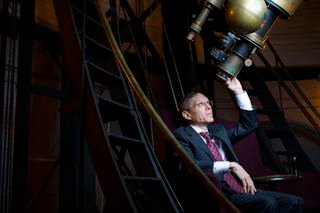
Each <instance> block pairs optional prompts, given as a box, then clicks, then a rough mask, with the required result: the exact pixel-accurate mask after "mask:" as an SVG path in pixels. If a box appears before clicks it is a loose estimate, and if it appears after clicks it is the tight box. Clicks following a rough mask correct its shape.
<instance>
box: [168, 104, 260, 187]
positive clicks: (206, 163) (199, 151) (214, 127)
mask: <svg viewBox="0 0 320 213" xmlns="http://www.w3.org/2000/svg"><path fill="white" fill-rule="evenodd" d="M256 127H257V123H256V110H252V111H247V110H241V109H240V117H239V122H238V124H237V125H236V127H234V128H232V129H229V130H226V129H225V128H224V126H223V125H222V124H214V123H213V124H210V125H209V126H208V131H209V133H210V135H211V136H213V137H214V138H215V140H220V141H221V143H222V146H223V149H224V151H225V153H226V157H227V160H228V161H236V162H238V158H237V156H236V154H235V152H234V150H233V148H232V144H234V143H235V142H237V141H239V140H240V139H242V138H243V137H245V136H246V135H248V134H249V133H251V132H252V131H253V130H254V129H255V128H256ZM174 135H175V136H176V138H177V140H178V141H179V142H180V143H181V145H182V146H183V147H184V149H185V150H186V151H187V153H188V154H189V155H190V157H191V158H192V159H193V160H194V161H195V163H196V164H197V165H198V166H199V167H200V168H201V169H202V170H203V171H204V172H205V173H208V172H212V170H213V162H214V161H215V159H214V157H213V155H212V154H211V152H210V150H209V149H208V147H207V145H206V144H205V143H204V141H203V139H202V138H201V137H200V135H199V134H197V132H196V131H195V130H194V129H193V128H192V127H191V126H189V125H187V126H184V127H179V128H178V129H176V130H174ZM217 179H218V180H219V181H222V179H223V177H222V175H217Z"/></svg>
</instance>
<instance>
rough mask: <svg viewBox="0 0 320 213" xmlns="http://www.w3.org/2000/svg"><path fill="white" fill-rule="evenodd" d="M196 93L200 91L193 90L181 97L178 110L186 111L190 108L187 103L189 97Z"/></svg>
mask: <svg viewBox="0 0 320 213" xmlns="http://www.w3.org/2000/svg"><path fill="white" fill-rule="evenodd" d="M198 93H201V92H200V91H196V90H193V91H191V92H189V93H188V94H187V95H185V96H184V97H183V98H182V100H181V103H180V112H183V111H188V109H189V108H190V103H189V101H190V99H191V98H193V97H194V96H195V95H196V94H198Z"/></svg>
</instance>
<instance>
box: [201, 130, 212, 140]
mask: <svg viewBox="0 0 320 213" xmlns="http://www.w3.org/2000/svg"><path fill="white" fill-rule="evenodd" d="M200 135H201V136H202V137H204V138H205V139H207V138H209V139H210V135H209V132H200Z"/></svg>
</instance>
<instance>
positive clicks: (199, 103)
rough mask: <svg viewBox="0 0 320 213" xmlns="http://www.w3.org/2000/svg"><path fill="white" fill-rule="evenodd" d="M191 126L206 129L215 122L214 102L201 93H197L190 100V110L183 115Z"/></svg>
mask: <svg viewBox="0 0 320 213" xmlns="http://www.w3.org/2000/svg"><path fill="white" fill-rule="evenodd" d="M182 115H183V117H184V118H185V119H187V120H188V121H189V122H190V123H191V124H193V125H196V126H199V127H206V126H207V125H208V124H209V123H212V122H213V121H214V118H213V113H212V102H211V101H209V100H208V98H207V97H206V96H204V95H203V94H201V93H197V94H196V95H195V96H193V97H192V98H191V99H190V100H189V109H188V110H187V111H184V112H183V113H182Z"/></svg>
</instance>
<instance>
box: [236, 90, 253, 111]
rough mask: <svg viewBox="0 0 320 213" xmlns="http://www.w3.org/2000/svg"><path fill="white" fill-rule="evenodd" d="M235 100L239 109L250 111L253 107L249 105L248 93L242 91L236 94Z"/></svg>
mask: <svg viewBox="0 0 320 213" xmlns="http://www.w3.org/2000/svg"><path fill="white" fill-rule="evenodd" d="M235 97H236V100H237V103H238V106H239V107H240V109H243V110H248V111H251V110H253V107H252V105H251V101H250V98H249V96H248V93H247V92H246V91H244V92H243V93H241V94H239V95H236V96H235Z"/></svg>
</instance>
